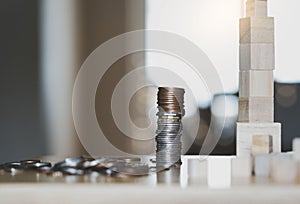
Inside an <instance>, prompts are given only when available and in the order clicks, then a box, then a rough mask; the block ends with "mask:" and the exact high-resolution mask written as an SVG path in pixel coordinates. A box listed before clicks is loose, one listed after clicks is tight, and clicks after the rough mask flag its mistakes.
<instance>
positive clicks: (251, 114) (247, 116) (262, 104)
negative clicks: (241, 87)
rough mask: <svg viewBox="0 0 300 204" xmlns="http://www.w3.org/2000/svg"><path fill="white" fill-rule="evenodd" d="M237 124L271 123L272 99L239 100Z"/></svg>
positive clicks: (250, 98) (272, 112) (272, 118)
mask: <svg viewBox="0 0 300 204" xmlns="http://www.w3.org/2000/svg"><path fill="white" fill-rule="evenodd" d="M238 121H239V122H273V121H274V99H273V97H249V98H239V114H238Z"/></svg>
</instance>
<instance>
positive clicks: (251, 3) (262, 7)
mask: <svg viewBox="0 0 300 204" xmlns="http://www.w3.org/2000/svg"><path fill="white" fill-rule="evenodd" d="M246 16H268V2H267V1H266V0H265V1H261V0H247V2H246Z"/></svg>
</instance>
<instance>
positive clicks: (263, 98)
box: [237, 0, 281, 156]
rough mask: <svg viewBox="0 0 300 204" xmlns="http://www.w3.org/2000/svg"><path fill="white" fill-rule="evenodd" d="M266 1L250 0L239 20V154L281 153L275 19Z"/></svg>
mask: <svg viewBox="0 0 300 204" xmlns="http://www.w3.org/2000/svg"><path fill="white" fill-rule="evenodd" d="M267 3H268V2H267V0H247V2H246V17H245V18H242V19H240V73H239V78H240V79H239V84H240V91H239V117H238V123H237V155H238V156H251V155H256V154H268V153H271V152H281V124H280V123H274V88H273V87H274V79H273V71H274V69H275V59H274V58H275V57H274V18H273V17H268V9H267Z"/></svg>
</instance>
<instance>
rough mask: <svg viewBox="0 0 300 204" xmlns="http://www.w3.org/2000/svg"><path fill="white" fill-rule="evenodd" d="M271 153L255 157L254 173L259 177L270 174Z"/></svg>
mask: <svg viewBox="0 0 300 204" xmlns="http://www.w3.org/2000/svg"><path fill="white" fill-rule="evenodd" d="M270 161H271V155H256V156H255V157H254V174H255V176H258V177H269V176H270V171H271V170H270V169H271V165H270Z"/></svg>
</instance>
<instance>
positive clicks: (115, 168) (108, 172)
mask: <svg viewBox="0 0 300 204" xmlns="http://www.w3.org/2000/svg"><path fill="white" fill-rule="evenodd" d="M27 171H31V172H32V171H33V172H37V173H44V174H47V175H88V174H95V173H96V174H99V175H105V176H120V175H122V176H124V175H126V176H142V175H147V174H148V173H149V166H148V164H144V163H142V162H141V159H140V158H135V157H128V158H97V159H93V158H90V157H83V156H81V157H74V158H66V159H65V160H63V161H61V162H58V163H55V164H54V165H52V164H51V163H50V162H42V161H40V160H24V161H20V162H10V163H5V164H2V165H0V175H1V172H4V173H5V172H6V173H11V174H18V173H24V172H27Z"/></svg>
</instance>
